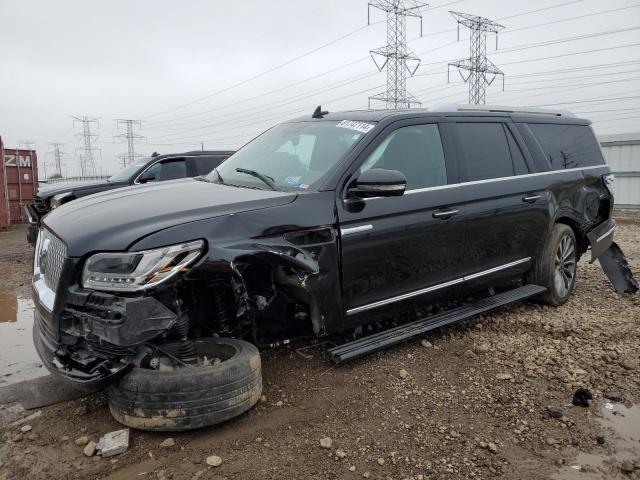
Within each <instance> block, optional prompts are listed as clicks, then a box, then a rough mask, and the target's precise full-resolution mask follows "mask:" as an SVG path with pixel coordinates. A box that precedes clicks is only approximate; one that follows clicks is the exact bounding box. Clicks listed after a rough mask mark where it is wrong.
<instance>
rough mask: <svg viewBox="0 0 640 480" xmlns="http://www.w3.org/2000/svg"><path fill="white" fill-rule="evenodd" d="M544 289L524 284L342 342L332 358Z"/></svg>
mask: <svg viewBox="0 0 640 480" xmlns="http://www.w3.org/2000/svg"><path fill="white" fill-rule="evenodd" d="M544 291H546V288H545V287H541V286H539V285H532V284H530V285H524V286H522V287H518V288H514V289H513V290H509V291H507V292H504V293H499V294H497V295H494V296H492V297H488V298H483V299H481V300H478V301H477V302H475V303H472V304H468V305H463V306H461V307H457V308H454V309H452V310H447V311H445V312H441V313H438V314H436V315H431V316H429V317H427V318H423V319H421V320H415V321H413V322H411V323H407V324H405V325H400V326H398V327H394V328H391V329H389V330H385V331H383V332H380V333H376V334H374V335H370V336H368V337H364V338H360V339H358V340H354V341H353V342H348V343H345V344H342V345H338V346H337V347H333V348H331V349H330V350H329V354H330V355H331V360H333V361H334V362H335V363H342V362H346V361H348V360H353V359H354V358H358V357H362V356H364V355H368V354H369V353H373V352H377V351H379V350H383V349H385V348H388V347H391V346H393V345H396V344H398V343H402V342H405V341H407V340H409V339H411V338H413V337H415V336H418V335H421V334H423V333H425V332H428V331H429V330H434V329H436V328H440V327H443V326H445V325H448V324H450V323H454V322H458V321H460V320H464V319H467V318H470V317H473V316H474V315H479V314H481V313H485V312H488V311H490V310H494V309H496V308H498V307H502V306H504V305H508V304H509V303H513V302H517V301H519V300H524V299H525V298H529V297H534V296H536V295H539V294H541V293H543V292H544Z"/></svg>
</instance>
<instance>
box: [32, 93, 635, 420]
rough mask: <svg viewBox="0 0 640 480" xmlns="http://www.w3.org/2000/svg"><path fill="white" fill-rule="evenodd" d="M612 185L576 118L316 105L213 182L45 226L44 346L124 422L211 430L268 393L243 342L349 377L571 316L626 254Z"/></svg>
mask: <svg viewBox="0 0 640 480" xmlns="http://www.w3.org/2000/svg"><path fill="white" fill-rule="evenodd" d="M159 168H162V166H161V167H159ZM145 172H149V169H148V170H146V171H145ZM139 175H148V173H141V174H139ZM159 176H160V178H162V173H161V172H160V173H159ZM134 183H135V182H134ZM612 184H613V177H612V175H611V172H610V170H609V167H608V166H607V165H606V163H605V161H604V158H603V156H602V152H601V150H600V147H599V145H598V143H597V141H596V138H595V136H594V134H593V131H592V129H591V127H590V122H589V121H588V120H583V119H579V118H577V117H576V116H574V115H572V114H570V113H568V112H555V111H548V110H528V111H517V110H515V109H508V108H504V107H503V108H491V107H485V106H482V107H473V106H445V107H442V108H437V109H433V110H406V111H401V110H393V111H380V110H378V111H375V110H373V111H352V112H337V113H327V112H323V111H322V110H321V109H320V108H318V109H317V110H316V112H314V114H313V115H309V116H305V117H301V118H297V119H294V120H291V121H289V122H286V123H283V124H280V125H277V126H275V127H273V128H272V129H270V130H268V131H267V132H265V133H264V134H262V135H260V136H259V137H257V138H256V139H254V140H253V141H252V142H250V143H248V144H247V145H245V146H244V147H243V148H242V149H241V150H239V151H238V152H237V153H236V154H234V155H233V156H232V157H231V158H229V159H228V160H227V161H225V162H224V163H223V164H222V165H220V167H218V168H216V169H214V170H213V171H212V172H211V173H210V174H209V175H207V176H203V177H197V178H194V179H185V180H178V181H174V182H169V183H166V184H158V185H154V186H150V187H146V188H127V189H124V190H123V191H122V192H103V193H100V194H97V195H94V196H91V197H88V198H85V199H81V200H78V201H75V202H73V203H72V204H71V205H68V206H66V207H65V208H61V209H59V210H56V211H54V212H52V213H51V214H50V215H47V217H46V218H45V219H44V220H43V222H42V228H41V230H40V233H39V237H38V243H37V246H36V253H35V259H34V275H33V298H34V303H35V305H36V313H35V322H34V341H35V345H36V348H37V350H38V352H39V354H40V357H41V358H42V360H43V363H44V364H45V365H46V367H47V368H48V369H49V370H51V371H52V372H54V373H56V374H58V375H60V376H61V377H63V378H66V379H67V380H70V381H73V382H75V383H76V384H80V385H83V384H84V385H91V384H104V383H109V382H111V383H112V384H111V386H110V398H109V404H110V409H111V412H112V413H113V415H114V416H115V418H116V419H117V420H119V421H120V422H122V423H124V424H125V425H128V426H131V427H137V428H143V429H150V430H185V429H190V428H196V427H202V426H205V425H211V424H214V423H219V422H221V421H224V420H227V419H229V418H231V417H233V416H235V415H238V414H239V413H241V412H243V411H246V410H247V409H249V408H250V407H251V406H252V405H253V404H255V402H256V401H257V400H258V399H259V398H260V394H261V388H262V380H261V372H260V368H261V367H260V357H259V355H258V351H257V349H256V346H254V345H252V343H253V344H255V345H257V346H269V345H278V344H283V343H288V341H289V340H290V339H292V338H296V337H307V338H308V337H309V336H312V337H313V336H315V337H319V338H326V337H329V336H333V338H334V339H335V340H336V341H338V342H339V340H338V339H344V338H349V339H351V341H349V342H347V343H343V344H341V345H337V346H334V347H333V348H331V349H330V350H329V353H330V354H331V357H332V358H333V360H334V361H336V362H344V361H347V360H350V359H352V358H356V357H359V356H361V355H364V354H366V353H370V352H373V351H376V350H380V349H382V348H386V347H388V346H390V345H393V344H395V343H399V342H401V341H405V340H407V339H408V338H411V337H414V336H416V335H421V334H423V333H424V332H426V331H428V330H431V329H434V328H439V327H441V326H443V325H446V324H449V323H452V322H455V321H459V320H462V319H465V318H469V317H470V316H472V315H476V314H480V313H484V312H487V311H489V310H491V309H494V308H498V307H501V306H503V305H506V304H509V303H512V302H515V301H519V300H523V299H526V298H530V297H535V298H536V299H537V301H539V302H542V303H545V304H547V305H553V306H559V305H562V304H564V303H565V302H567V301H568V300H569V297H570V296H571V293H572V291H573V288H574V284H575V278H576V267H577V262H578V260H579V259H580V256H581V255H583V254H585V253H586V252H587V251H588V250H590V253H591V259H592V261H593V260H595V259H597V258H601V257H604V256H606V255H607V252H611V249H612V248H614V247H615V243H613V235H614V230H615V227H616V224H615V221H614V220H613V218H612V215H611V213H612V209H613V203H614V199H613V194H612ZM620 255H622V254H621V253H620V254H619V257H618V258H619V259H620V260H624V258H623V257H620ZM620 263H622V262H620ZM603 267H604V268H605V271H607V268H615V267H606V266H605V265H604V264H603ZM634 288H637V287H634ZM470 296H471V297H474V296H475V297H476V299H475V300H474V301H473V303H470V302H463V304H462V305H460V306H458V307H455V308H450V309H448V310H443V311H440V312H439V313H437V314H434V315H431V316H427V317H424V318H422V319H419V320H414V321H412V322H411V323H404V324H402V323H401V324H400V325H398V326H395V325H394V324H393V323H392V322H390V320H394V321H397V320H399V319H402V318H403V317H402V314H403V313H408V312H413V311H415V310H416V307H422V306H427V305H433V304H440V305H442V304H443V301H444V304H447V303H450V302H449V301H450V300H453V299H458V300H460V299H469V298H470ZM247 340H248V341H247ZM249 342H251V343H249ZM194 367H197V368H194ZM185 392H186V393H185Z"/></svg>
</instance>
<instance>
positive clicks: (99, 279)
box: [82, 240, 204, 292]
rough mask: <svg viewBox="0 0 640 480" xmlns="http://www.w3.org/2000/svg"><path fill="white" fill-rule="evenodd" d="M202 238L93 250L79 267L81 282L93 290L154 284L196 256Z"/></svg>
mask: <svg viewBox="0 0 640 480" xmlns="http://www.w3.org/2000/svg"><path fill="white" fill-rule="evenodd" d="M203 249H204V242H203V241H202V240H195V241H193V242H188V243H181V244H179V245H171V246H168V247H162V248H156V249H154V250H145V251H142V252H122V253H96V254H95V255H92V256H91V257H89V258H88V259H87V261H86V263H85V264H84V269H83V271H82V285H83V286H84V287H85V288H92V289H94V290H107V291H114V292H136V291H139V290H144V289H147V288H151V287H154V286H156V285H158V284H159V283H162V282H164V281H166V280H168V279H169V278H171V277H173V276H174V275H175V274H177V273H178V272H179V271H180V270H181V269H183V268H185V267H186V266H188V265H189V264H190V263H192V262H193V261H194V260H195V259H196V258H198V257H199V256H200V254H201V253H202V250H203Z"/></svg>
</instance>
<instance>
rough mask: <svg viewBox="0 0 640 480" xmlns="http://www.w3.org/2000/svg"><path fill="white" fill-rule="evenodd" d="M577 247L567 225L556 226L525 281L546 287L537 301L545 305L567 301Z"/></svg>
mask: <svg viewBox="0 0 640 480" xmlns="http://www.w3.org/2000/svg"><path fill="white" fill-rule="evenodd" d="M577 262H578V248H577V242H576V236H575V234H574V233H573V230H572V229H571V227H569V226H568V225H565V224H563V223H556V224H555V225H554V226H553V229H552V230H551V233H550V235H549V239H548V241H547V244H546V245H545V246H544V248H543V249H542V251H541V252H540V254H539V255H538V258H536V261H535V264H534V265H533V267H532V269H531V271H530V272H529V273H528V274H527V278H526V280H525V281H526V282H527V283H533V284H535V285H540V286H543V287H546V288H547V291H546V292H545V293H543V294H542V295H540V296H539V297H538V298H537V300H539V301H540V302H542V303H545V304H547V305H554V306H558V305H562V304H564V303H566V302H567V300H569V297H570V296H571V293H572V292H573V287H574V285H575V282H576V266H577Z"/></svg>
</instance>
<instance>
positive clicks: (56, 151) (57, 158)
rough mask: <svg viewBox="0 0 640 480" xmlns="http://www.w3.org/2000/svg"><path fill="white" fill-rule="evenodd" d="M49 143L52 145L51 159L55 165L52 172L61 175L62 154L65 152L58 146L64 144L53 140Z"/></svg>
mask: <svg viewBox="0 0 640 480" xmlns="http://www.w3.org/2000/svg"><path fill="white" fill-rule="evenodd" d="M49 145H50V146H52V147H53V160H54V167H55V168H54V172H53V174H54V175H56V176H60V177H62V156H63V155H66V154H65V153H64V152H62V151H60V147H61V146H62V145H64V143H57V142H54V143H50V144H49Z"/></svg>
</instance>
